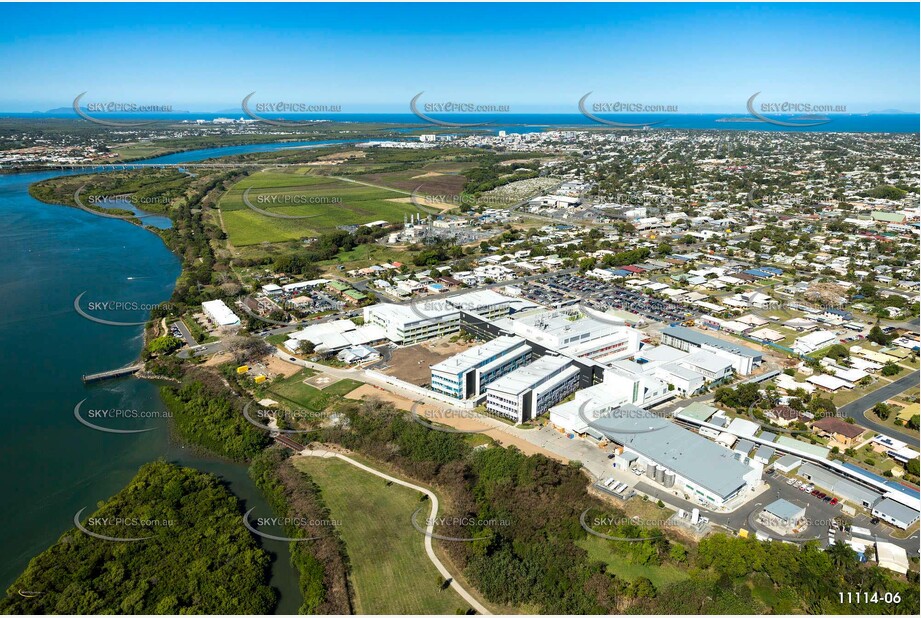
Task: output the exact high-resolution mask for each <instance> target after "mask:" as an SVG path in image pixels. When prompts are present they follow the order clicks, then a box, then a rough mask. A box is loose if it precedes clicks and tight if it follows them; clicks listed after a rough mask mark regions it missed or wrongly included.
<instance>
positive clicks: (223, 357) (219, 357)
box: [202, 352, 233, 367]
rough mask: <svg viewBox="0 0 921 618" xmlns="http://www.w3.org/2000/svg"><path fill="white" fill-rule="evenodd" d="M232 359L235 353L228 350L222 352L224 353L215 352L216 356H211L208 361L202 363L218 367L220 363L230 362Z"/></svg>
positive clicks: (206, 365)
mask: <svg viewBox="0 0 921 618" xmlns="http://www.w3.org/2000/svg"><path fill="white" fill-rule="evenodd" d="M232 360H233V354H230V353H228V352H225V353H222V354H215V355H214V356H212V357H210V358H209V359H208V360H206V361H205V362H204V363H202V364H203V365H204V366H205V367H217V366H218V365H223V364H224V363H229V362H230V361H232Z"/></svg>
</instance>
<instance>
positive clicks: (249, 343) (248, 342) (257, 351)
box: [227, 335, 272, 364]
mask: <svg viewBox="0 0 921 618" xmlns="http://www.w3.org/2000/svg"><path fill="white" fill-rule="evenodd" d="M227 351H228V352H230V353H231V354H232V355H233V360H234V362H235V363H237V364H239V363H242V362H243V361H245V360H247V359H253V360H259V359H261V358H264V357H265V356H266V355H267V354H269V352H271V351H272V346H271V345H269V344H268V343H267V342H266V341H265V339H262V338H260V337H245V336H243V335H239V336H237V337H233V338H231V340H230V342H229V344H228V346H227Z"/></svg>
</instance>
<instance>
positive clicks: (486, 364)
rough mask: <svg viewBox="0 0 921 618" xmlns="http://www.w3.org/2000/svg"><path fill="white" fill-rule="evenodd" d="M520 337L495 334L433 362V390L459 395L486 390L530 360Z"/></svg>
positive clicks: (463, 397) (528, 352) (529, 349)
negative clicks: (488, 338) (488, 386)
mask: <svg viewBox="0 0 921 618" xmlns="http://www.w3.org/2000/svg"><path fill="white" fill-rule="evenodd" d="M531 352H532V350H531V346H529V345H527V343H526V342H525V340H524V339H522V338H521V337H508V336H502V337H496V338H495V339H493V340H492V341H489V342H487V343H485V344H483V345H479V346H476V347H475V348H471V349H469V350H465V351H463V352H461V353H460V354H455V355H454V356H452V357H451V358H448V359H445V360H443V361H441V362H440V363H438V364H436V365H432V390H434V391H437V392H439V393H442V394H444V395H450V396H451V397H456V398H458V399H467V398H470V397H476V396H477V395H481V394H483V391H484V389H485V388H486V386H487V385H488V384H490V383H492V382H494V381H496V380H498V379H499V378H501V377H502V376H504V375H506V374H507V373H511V372H512V371H514V370H516V369H518V368H519V367H522V366H524V365H525V364H527V363H528V362H530V360H531Z"/></svg>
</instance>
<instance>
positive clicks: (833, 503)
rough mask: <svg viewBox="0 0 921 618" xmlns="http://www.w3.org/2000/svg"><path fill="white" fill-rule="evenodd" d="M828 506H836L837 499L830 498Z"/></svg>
mask: <svg viewBox="0 0 921 618" xmlns="http://www.w3.org/2000/svg"><path fill="white" fill-rule="evenodd" d="M830 504H831V505H832V506H835V505H836V504H838V499H837V498H832V499H831V503H830Z"/></svg>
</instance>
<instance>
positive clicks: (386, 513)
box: [294, 457, 468, 614]
mask: <svg viewBox="0 0 921 618" xmlns="http://www.w3.org/2000/svg"><path fill="white" fill-rule="evenodd" d="M294 465H295V466H296V467H297V468H298V469H299V470H301V471H303V472H306V473H307V474H309V475H310V476H311V478H313V480H314V482H316V484H317V485H319V487H320V491H321V494H322V497H323V502H324V503H325V504H326V506H327V507H328V508H329V511H330V516H331V518H332V519H335V520H338V521H341V522H342V525H341V527H340V528H339V534H340V535H341V536H342V539H343V541H345V546H346V551H347V552H348V555H349V562H350V564H351V570H352V572H351V575H350V578H351V583H352V588H353V590H354V591H355V599H354V601H355V613H356V614H454V613H455V612H456V611H457V610H458V609H464V610H466V609H467V607H468V606H467V603H466V602H465V601H464V600H463V599H461V598H460V597H459V596H458V595H457V593H455V592H454V590H452V589H451V588H447V589H444V590H442V589H441V586H440V585H439V580H440V576H439V574H438V571H437V570H436V569H435V566H434V565H433V564H432V563H431V562H430V561H429V559H428V556H426V553H425V548H424V547H423V540H424V538H425V537H424V536H423V535H422V534H420V533H419V532H417V531H416V530H415V529H414V528H413V526H412V524H411V522H410V517H411V516H412V514H413V512H414V511H415V510H416V509H418V508H419V507H420V506H424V507H425V508H424V511H423V513H420V514H419V516H418V519H417V521H419V522H420V523H422V522H424V521H425V518H426V517H427V516H428V510H429V508H430V506H429V503H428V502H420V501H419V497H420V495H421V494H419V493H418V492H416V491H413V490H411V489H409V488H407V487H401V486H399V485H390V486H388V485H387V484H386V482H385V481H384V480H383V479H381V478H379V477H377V476H374V475H372V474H369V473H367V472H365V471H363V470H361V469H359V468H356V467H355V466H352V465H351V464H348V463H346V462H344V461H342V460H339V459H320V458H314V457H298V458H296V459H294Z"/></svg>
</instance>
